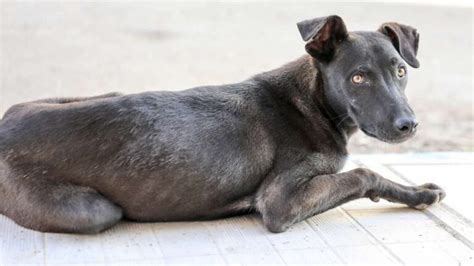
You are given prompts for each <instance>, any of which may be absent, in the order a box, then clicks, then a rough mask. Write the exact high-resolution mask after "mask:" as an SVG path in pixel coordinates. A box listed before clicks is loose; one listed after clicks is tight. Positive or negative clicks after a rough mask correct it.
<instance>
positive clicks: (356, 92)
mask: <svg viewBox="0 0 474 266" xmlns="http://www.w3.org/2000/svg"><path fill="white" fill-rule="evenodd" d="M298 28H299V30H300V33H301V35H302V37H303V39H304V40H305V41H307V43H306V46H305V48H306V51H307V52H308V53H309V55H310V56H308V55H307V56H303V57H301V58H299V59H297V60H296V61H294V62H291V63H289V64H287V65H285V66H283V67H281V68H278V69H276V70H273V71H269V72H265V73H262V74H259V75H256V76H254V77H252V78H250V79H248V80H246V81H244V82H241V83H236V84H230V85H223V86H207V87H199V88H194V89H191V90H186V91H181V92H146V93H140V94H134V95H123V96H122V95H120V94H108V95H103V96H97V97H91V98H76V99H74V98H73V99H70V98H67V99H47V100H39V101H34V102H28V103H23V104H17V105H15V106H13V107H11V108H10V109H9V110H8V111H7V112H6V113H5V115H4V117H3V119H2V120H1V122H0V213H3V214H5V215H6V216H8V217H10V218H11V219H13V220H14V221H15V222H16V223H18V224H20V225H22V226H24V227H27V228H31V229H35V230H39V231H49V232H72V233H96V232H100V231H102V230H104V229H107V228H108V227H110V226H112V225H114V224H116V223H117V222H118V221H119V220H120V219H121V218H122V217H126V218H128V219H132V220H136V221H147V222H150V221H176V220H198V219H214V218H219V217H225V216H229V215H235V214H240V213H246V212H249V211H256V212H258V213H260V214H261V215H262V218H263V222H264V223H265V225H266V227H267V228H268V229H269V230H270V231H272V232H282V231H285V230H286V229H287V228H288V227H289V226H291V225H292V224H294V223H296V222H298V221H301V220H303V219H305V218H307V217H310V216H312V215H315V214H318V213H321V212H324V211H326V210H328V209H331V208H334V207H336V206H338V205H340V204H342V203H345V202H347V201H350V200H353V199H357V198H360V197H369V198H371V199H372V200H374V201H377V200H378V199H379V198H383V199H386V200H389V201H394V202H401V203H404V204H407V205H408V206H411V207H414V208H426V207H427V206H428V205H431V204H433V203H436V202H438V201H439V200H441V199H442V198H443V197H444V195H445V193H444V191H443V190H442V189H441V188H439V187H438V186H436V185H434V184H425V185H422V186H419V187H407V186H403V185H400V184H396V183H393V182H391V181H389V180H387V179H384V178H383V177H381V176H380V175H378V174H376V173H374V172H372V171H370V170H367V169H356V170H353V171H349V172H346V173H340V174H337V172H338V171H339V170H340V169H341V168H342V167H343V165H344V162H345V160H346V157H347V151H346V145H347V141H348V138H349V137H350V136H351V135H352V134H353V133H354V132H355V131H356V130H357V128H360V129H361V130H362V131H363V132H365V133H366V134H367V135H369V136H373V137H375V138H377V139H380V140H383V141H386V142H401V141H404V140H406V139H408V138H410V137H411V136H412V135H413V134H414V133H415V130H416V126H417V122H416V120H415V117H414V114H413V111H412V110H411V108H410V107H409V106H408V103H407V100H406V97H405V94H404V89H405V86H406V84H407V66H406V65H405V62H406V63H407V64H408V65H410V66H412V67H415V68H416V67H418V66H419V63H418V61H417V59H416V53H417V48H418V39H419V37H418V34H417V32H416V30H415V29H414V28H412V27H409V26H405V25H401V24H397V23H386V24H383V25H382V26H381V27H380V28H379V29H378V30H377V31H375V32H348V31H347V30H346V26H345V25H344V22H343V21H342V19H341V18H340V17H338V16H330V17H325V18H316V19H312V20H307V21H303V22H300V23H298Z"/></svg>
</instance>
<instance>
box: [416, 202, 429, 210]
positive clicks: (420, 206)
mask: <svg viewBox="0 0 474 266" xmlns="http://www.w3.org/2000/svg"><path fill="white" fill-rule="evenodd" d="M428 206H429V205H428V204H425V203H422V204H418V205H416V206H415V207H413V208H415V209H417V210H424V209H426V208H428Z"/></svg>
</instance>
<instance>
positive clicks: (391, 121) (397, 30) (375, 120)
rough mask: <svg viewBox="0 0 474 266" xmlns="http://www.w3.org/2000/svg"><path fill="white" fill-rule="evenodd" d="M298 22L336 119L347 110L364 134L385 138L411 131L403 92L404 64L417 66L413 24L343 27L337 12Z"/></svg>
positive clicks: (398, 137)
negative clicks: (351, 29) (361, 29)
mask: <svg viewBox="0 0 474 266" xmlns="http://www.w3.org/2000/svg"><path fill="white" fill-rule="evenodd" d="M297 25H298V29H299V31H300V33H301V36H302V37H303V40H304V41H307V43H306V46H305V48H306V51H307V52H308V53H309V54H310V55H311V56H312V57H313V58H314V59H315V60H314V62H315V65H316V67H317V68H318V70H319V72H320V74H321V78H322V80H323V83H324V87H325V88H326V89H325V94H326V97H327V100H328V102H329V104H330V105H331V107H332V108H333V109H334V110H335V111H336V113H337V114H339V115H340V116H341V118H342V117H344V115H346V114H347V115H348V118H350V119H351V120H352V121H350V122H351V123H354V124H355V125H357V126H358V127H359V128H360V129H361V130H362V131H363V132H364V133H366V134H367V135H369V136H372V137H375V138H377V139H379V140H382V141H386V142H402V141H404V140H406V139H408V138H409V137H411V136H413V135H414V133H415V131H416V126H417V122H416V119H415V115H414V113H413V110H412V109H411V108H410V106H409V105H408V102H407V99H406V96H405V92H404V91H405V87H406V85H407V77H408V67H407V64H408V65H410V66H411V67H414V68H418V67H419V62H418V60H417V59H416V53H417V50H418V40H419V34H418V33H417V32H416V29H414V28H412V27H410V26H406V25H402V24H398V23H385V24H383V25H382V26H381V27H380V28H379V29H378V30H377V31H373V32H348V31H347V30H346V26H345V24H344V22H343V21H342V19H341V18H340V17H338V16H329V17H324V18H316V19H311V20H305V21H302V22H300V23H298V24H297Z"/></svg>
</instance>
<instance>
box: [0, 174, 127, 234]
mask: <svg viewBox="0 0 474 266" xmlns="http://www.w3.org/2000/svg"><path fill="white" fill-rule="evenodd" d="M0 180H2V182H3V183H2V184H1V186H2V187H3V191H1V192H2V193H4V194H3V195H2V197H3V198H4V199H3V202H2V203H1V204H2V206H1V207H2V211H3V214H5V215H6V216H7V217H9V218H11V219H12V220H13V221H15V222H16V223H17V224H19V225H21V226H24V227H26V228H30V229H33V230H37V231H42V232H58V233H81V234H93V233H98V232H101V231H103V230H105V229H107V228H109V227H111V226H113V225H114V224H116V223H117V222H118V221H119V220H120V219H121V218H122V210H121V208H120V207H118V206H117V205H115V204H114V203H112V202H111V201H109V200H108V199H106V198H105V197H104V196H102V195H101V194H99V193H98V192H97V191H95V190H93V189H91V188H87V187H81V186H76V185H72V184H67V183H53V182H52V181H49V180H44V179H41V177H38V178H36V177H31V176H26V175H19V176H15V177H13V178H12V177H7V178H1V179H0Z"/></svg>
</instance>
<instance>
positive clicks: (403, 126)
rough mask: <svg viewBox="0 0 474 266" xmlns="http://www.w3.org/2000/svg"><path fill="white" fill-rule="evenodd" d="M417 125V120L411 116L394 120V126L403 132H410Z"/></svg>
mask: <svg viewBox="0 0 474 266" xmlns="http://www.w3.org/2000/svg"><path fill="white" fill-rule="evenodd" d="M417 126H418V122H417V121H416V120H415V119H413V118H408V117H402V118H399V119H397V120H396V121H395V127H396V128H397V129H398V131H400V132H401V133H403V134H407V133H411V132H413V130H415V128H416V127H417Z"/></svg>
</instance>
